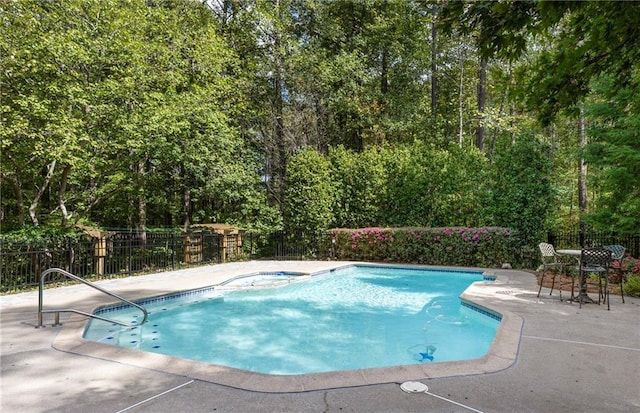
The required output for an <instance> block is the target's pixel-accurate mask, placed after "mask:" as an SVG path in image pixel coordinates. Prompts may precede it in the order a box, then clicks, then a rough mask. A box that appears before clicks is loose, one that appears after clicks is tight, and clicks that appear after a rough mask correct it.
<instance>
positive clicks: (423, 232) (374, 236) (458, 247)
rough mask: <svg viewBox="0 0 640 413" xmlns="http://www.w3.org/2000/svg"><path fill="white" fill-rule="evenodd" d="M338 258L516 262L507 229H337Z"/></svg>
mask: <svg viewBox="0 0 640 413" xmlns="http://www.w3.org/2000/svg"><path fill="white" fill-rule="evenodd" d="M332 235H333V237H334V239H335V252H336V258H337V259H341V260H364V261H384V262H402V263H412V264H429V265H453V266H471V267H487V268H496V267H497V268H499V267H501V266H502V264H503V263H507V262H513V260H514V256H513V251H514V248H513V241H514V239H513V237H512V234H511V232H510V231H509V230H508V229H507V228H501V227H485V228H358V229H334V230H332Z"/></svg>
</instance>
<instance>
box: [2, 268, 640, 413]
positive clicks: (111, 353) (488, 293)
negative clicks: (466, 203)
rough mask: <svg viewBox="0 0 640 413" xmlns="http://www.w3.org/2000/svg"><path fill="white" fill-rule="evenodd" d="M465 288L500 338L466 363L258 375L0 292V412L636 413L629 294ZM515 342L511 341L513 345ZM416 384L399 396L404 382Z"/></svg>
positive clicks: (500, 283) (127, 288)
mask: <svg viewBox="0 0 640 413" xmlns="http://www.w3.org/2000/svg"><path fill="white" fill-rule="evenodd" d="M345 264H352V263H340V262H327V261H323V262H306V261H296V262H284V261H268V262H262V261H259V262H248V263H230V264H221V265H214V266H209V267H198V268H190V269H184V270H179V271H172V272H164V273H159V274H153V275H146V276H137V277H129V278H124V279H118V280H108V281H103V282H100V283H99V284H100V286H102V287H104V288H107V289H109V290H111V291H114V292H115V293H117V294H119V295H121V296H123V297H125V298H127V299H139V298H143V297H150V296H155V295H160V294H165V293H169V292H173V291H179V290H187V289H191V288H197V287H204V286H209V285H215V284H219V283H221V282H223V281H225V280H227V279H229V278H232V277H234V276H237V275H240V274H247V273H253V272H258V271H300V272H309V273H311V272H317V271H321V270H325V269H330V268H333V267H336V266H341V265H345ZM489 271H490V272H492V273H493V272H495V274H496V275H497V276H498V280H497V282H495V283H493V284H488V283H480V284H484V285H480V286H478V287H477V288H476V286H474V287H472V288H471V289H469V290H467V292H466V293H465V296H464V298H465V299H467V300H471V301H473V302H475V303H476V304H477V305H479V306H483V307H486V308H489V309H493V310H495V311H498V312H500V313H502V314H503V315H504V316H506V318H504V319H503V325H502V326H501V331H500V332H499V335H501V336H500V338H499V339H498V340H496V342H497V343H498V344H497V345H494V346H493V347H492V351H491V352H490V354H489V355H487V356H486V357H483V358H482V359H478V360H475V361H470V362H458V363H440V364H428V365H412V366H404V367H399V368H391V369H370V370H361V371H354V372H342V373H326V374H324V373H323V374H320V375H308V376H269V375H260V374H251V373H247V372H240V371H237V370H233V369H226V368H220V367H218V366H211V365H206V364H202V363H196V362H187V361H178V360H176V359H172V358H170V357H166V356H161V355H153V354H148V353H144V354H142V353H141V352H137V351H134V350H127V349H120V348H116V347H111V346H105V345H99V344H98V343H92V342H86V341H84V340H81V338H79V337H78V334H80V335H81V332H82V330H83V328H84V325H85V324H86V319H84V318H82V317H79V316H76V315H69V314H62V315H61V320H62V322H63V326H62V327H51V323H52V321H53V315H51V314H47V315H45V324H47V327H46V328H41V329H36V328H34V327H35V326H36V324H37V307H38V293H37V292H29V293H23V294H16V295H7V296H2V297H0V304H1V308H0V310H1V312H0V315H1V319H0V321H1V330H2V331H1V335H0V337H1V342H0V349H1V357H0V362H1V375H0V411H2V412H120V411H131V412H168V411H190V412H205V411H206V412H211V411H215V412H254V411H255V412H423V411H437V412H463V411H480V412H516V411H518V412H522V411H531V412H551V411H554V412H555V411H562V412H565V411H566V412H574V411H575V412H583V411H607V412H618V411H619V412H629V411H638V410H640V317H639V316H640V300H639V299H637V298H631V297H625V301H626V303H625V304H622V302H621V299H620V296H619V295H617V296H612V300H611V301H612V304H611V311H607V310H606V307H605V306H601V305H600V306H598V305H597V304H587V305H583V307H582V309H579V308H578V305H577V304H570V303H567V302H560V300H559V299H558V296H557V293H556V292H554V295H553V296H549V294H548V290H543V295H542V296H541V298H537V297H536V294H537V285H536V279H535V276H534V275H533V274H531V273H528V272H523V271H515V270H489ZM44 297H45V299H44V302H45V308H53V307H74V308H79V309H82V310H88V311H91V310H92V309H94V308H95V307H98V306H100V305H104V304H108V303H112V302H114V300H113V299H112V298H110V297H108V296H106V295H103V294H101V293H100V292H98V291H95V290H92V289H90V288H89V287H87V286H68V287H60V288H50V289H47V290H46V291H45V296H44ZM514 340H515V341H514ZM408 380H411V381H420V382H422V383H424V384H426V385H427V386H428V388H429V390H428V392H427V393H417V394H409V393H405V392H404V391H402V390H401V389H400V386H399V385H400V384H401V383H402V382H404V381H408Z"/></svg>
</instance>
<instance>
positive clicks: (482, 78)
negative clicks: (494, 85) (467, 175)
mask: <svg viewBox="0 0 640 413" xmlns="http://www.w3.org/2000/svg"><path fill="white" fill-rule="evenodd" d="M486 101H487V59H485V58H484V57H481V58H480V70H479V71H478V126H477V128H476V146H477V147H478V149H480V150H481V151H484V134H485V127H484V109H485V104H486Z"/></svg>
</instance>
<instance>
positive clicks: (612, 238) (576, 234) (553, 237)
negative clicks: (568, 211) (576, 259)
mask: <svg viewBox="0 0 640 413" xmlns="http://www.w3.org/2000/svg"><path fill="white" fill-rule="evenodd" d="M547 242H549V243H550V244H553V245H554V246H555V247H556V249H563V248H576V247H598V246H604V245H616V244H617V245H622V246H623V247H625V248H626V252H627V253H628V254H631V256H632V257H635V258H640V234H632V235H620V234H617V233H616V232H610V231H600V232H599V231H586V232H580V231H579V230H575V231H566V232H553V233H551V232H550V233H548V234H547Z"/></svg>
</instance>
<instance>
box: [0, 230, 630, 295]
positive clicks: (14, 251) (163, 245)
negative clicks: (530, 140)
mask: <svg viewBox="0 0 640 413" xmlns="http://www.w3.org/2000/svg"><path fill="white" fill-rule="evenodd" d="M548 241H549V242H550V243H552V244H554V245H555V246H556V248H558V249H560V248H571V247H578V246H580V245H585V246H586V245H609V244H620V245H623V246H625V247H626V249H627V252H628V253H630V254H631V255H632V256H634V257H637V258H638V257H640V234H636V235H624V236H619V235H617V234H615V233H611V232H607V233H603V232H595V231H590V232H588V233H587V234H582V236H581V235H580V233H579V231H568V232H563V233H561V232H555V233H549V234H548ZM332 247H333V244H332V243H331V239H330V233H329V232H328V231H276V232H272V233H268V234H257V233H245V234H242V235H239V234H237V233H236V234H232V235H229V234H219V233H215V232H207V231H200V232H193V233H187V234H185V233H182V232H179V231H170V232H147V233H138V232H135V231H113V232H109V233H108V234H107V235H105V236H101V237H92V236H89V235H80V236H77V237H73V238H71V237H67V238H50V239H38V240H30V241H29V242H10V241H7V240H0V292H1V293H6V292H13V291H19V290H24V289H27V288H29V287H35V286H37V285H38V283H39V279H38V277H39V275H40V274H41V273H42V271H44V270H46V269H48V268H52V267H58V268H62V269H64V270H67V271H69V272H71V273H73V274H76V275H78V276H80V277H83V278H88V279H103V278H116V277H124V276H129V275H132V274H136V273H143V272H152V271H164V270H172V269H176V268H180V267H184V266H188V265H200V264H212V263H220V262H225V261H230V260H235V261H237V260H246V259H275V260H285V259H286V260H304V259H306V260H325V259H334V258H335V253H334V251H333V250H332ZM524 247H525V246H524V245H520V246H519V248H520V249H521V251H520V255H518V258H517V261H519V262H518V263H515V265H517V266H518V267H522V266H525V267H526V265H527V263H528V262H529V261H531V263H535V262H537V251H536V250H535V248H534V247H533V246H526V247H527V248H524ZM514 248H518V247H516V246H514ZM525 250H526V251H525ZM516 255H517V254H516ZM527 259H529V261H527ZM532 265H533V264H532ZM57 281H62V280H58V279H56V278H55V277H54V278H52V279H49V280H48V282H49V283H55V282H57Z"/></svg>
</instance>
